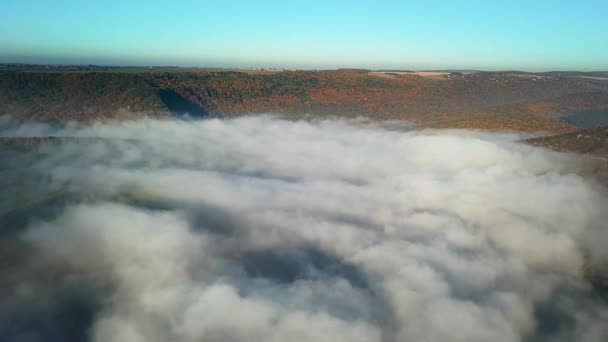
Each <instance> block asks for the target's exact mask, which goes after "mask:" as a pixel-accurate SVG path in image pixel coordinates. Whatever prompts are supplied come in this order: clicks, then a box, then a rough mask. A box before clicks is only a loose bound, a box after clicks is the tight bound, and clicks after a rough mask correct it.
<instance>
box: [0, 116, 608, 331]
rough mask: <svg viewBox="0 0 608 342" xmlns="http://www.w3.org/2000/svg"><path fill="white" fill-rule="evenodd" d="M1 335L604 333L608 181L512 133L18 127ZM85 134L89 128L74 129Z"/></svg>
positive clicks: (6, 200)
mask: <svg viewBox="0 0 608 342" xmlns="http://www.w3.org/2000/svg"><path fill="white" fill-rule="evenodd" d="M1 135H3V136H9V135H10V136H13V137H19V136H21V137H23V136H32V135H39V136H42V135H52V136H56V137H65V138H69V139H62V140H61V143H57V144H55V143H49V144H43V145H40V146H36V147H34V148H29V149H27V150H26V149H23V150H17V151H13V150H9V149H4V150H3V151H2V152H0V153H2V154H3V156H2V158H3V160H4V162H3V163H4V165H5V166H3V167H2V169H3V171H4V172H5V174H6V175H7V176H6V177H5V181H4V184H5V189H7V191H5V192H4V195H3V196H2V199H1V200H2V202H1V203H2V207H1V208H2V211H3V212H2V217H1V218H2V220H3V221H4V222H3V224H2V226H3V231H2V232H1V234H2V235H1V236H0V238H1V239H2V244H1V245H2V251H3V252H2V254H4V255H3V257H2V259H3V260H6V262H5V265H2V266H1V267H2V273H3V278H5V280H4V281H3V282H2V283H1V284H0V291H2V292H1V297H0V298H2V299H1V300H0V340H13V341H46V340H90V341H100V342H101V341H129V342H138V341H159V342H160V341H235V342H237V341H332V342H334V341H362V342H363V341H365V342H370V341H384V342H390V341H574V340H576V341H605V340H606V339H607V338H608V324H606V323H607V322H608V304H607V302H606V299H605V298H604V297H602V296H601V294H599V293H598V291H597V290H596V289H594V288H593V286H591V285H590V283H589V282H588V281H587V279H586V278H585V274H584V271H585V267H586V265H587V264H588V263H602V262H605V261H606V260H608V258H607V255H606V254H607V252H606V251H605V250H604V248H603V247H604V246H605V245H606V243H608V238H607V236H608V235H607V233H606V229H607V227H606V222H608V211H606V210H605V209H606V208H607V207H608V198H607V196H606V193H605V191H604V189H602V188H601V187H599V186H598V185H597V184H594V183H593V182H590V181H588V180H585V179H583V178H581V177H579V176H577V175H576V174H575V173H574V171H575V169H576V164H577V159H576V157H575V156H572V155H566V154H560V153H555V152H549V151H546V150H542V149H538V148H534V147H530V146H526V145H524V144H521V143H518V142H516V141H515V140H516V139H515V136H513V135H509V134H490V133H480V132H467V131H426V130H422V131H414V130H412V131H403V130H399V129H391V128H387V127H382V126H378V125H369V124H366V123H362V122H357V121H340V120H320V121H295V122H294V121H288V120H282V119H279V118H275V117H271V116H255V117H243V118H239V119H233V120H219V119H214V120H204V121H193V122H190V121H153V120H145V121H139V122H127V123H114V124H112V123H108V124H97V125H93V126H67V127H60V128H57V127H50V126H44V125H35V126H34V125H20V126H18V127H12V128H11V130H10V131H7V130H4V131H1ZM75 138H77V139H75Z"/></svg>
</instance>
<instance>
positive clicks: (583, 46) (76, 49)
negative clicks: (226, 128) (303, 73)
mask: <svg viewBox="0 0 608 342" xmlns="http://www.w3.org/2000/svg"><path fill="white" fill-rule="evenodd" d="M0 62H28V63H77V64H89V63H91V64H119V65H151V64H154V65H180V66H224V67H231V66H266V67H287V68H333V67H364V68H409V69H437V68H441V69H445V68H458V69H466V68H472V69H520V70H564V69H571V70H572V69H578V70H608V0H504V1H502V0H483V1H481V0H480V1H476V0H459V1H457V0H453V1H448V0H444V1H440V0H423V1H408V0H401V1H381V0H376V1H373V0H370V1H357V0H351V1H340V0H308V1H298V0H291V1H288V0H285V1H263V0H260V1H253V0H252V1H237V0H213V1H204V0H199V1H194V0H192V1H180V0H171V1H160V0H146V1H139V0H0Z"/></svg>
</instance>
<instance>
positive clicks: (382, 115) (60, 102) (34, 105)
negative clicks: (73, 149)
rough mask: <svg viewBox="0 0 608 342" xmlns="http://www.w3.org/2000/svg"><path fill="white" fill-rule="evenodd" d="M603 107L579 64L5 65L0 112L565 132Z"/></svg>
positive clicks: (596, 81) (603, 95) (607, 91)
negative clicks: (489, 68)
mask: <svg viewBox="0 0 608 342" xmlns="http://www.w3.org/2000/svg"><path fill="white" fill-rule="evenodd" d="M0 70H1V69H0ZM593 75H595V74H593ZM602 110H608V81H607V80H604V79H603V78H602V77H599V76H580V75H577V74H575V75H572V74H553V73H549V74H529V73H516V72H469V73H464V74H463V73H439V72H428V73H412V72H371V71H369V70H350V69H349V70H330V71H276V70H274V71H256V72H252V71H246V72H240V71H218V70H207V69H185V70H181V69H179V68H158V69H154V68H153V69H144V68H140V70H139V71H138V70H137V69H126V70H122V69H120V68H119V69H112V68H110V69H107V70H105V69H104V70H97V69H92V71H91V70H88V69H84V70H76V71H75V70H67V71H66V70H52V71H48V72H47V71H41V70H39V69H34V70H24V69H23V68H21V69H17V70H5V71H0V114H9V115H11V116H12V117H14V118H16V119H20V120H40V121H67V120H72V121H81V122H89V121H95V120H104V119H123V118H134V117H135V118H136V117H139V116H142V115H147V116H153V117H163V116H169V115H171V114H185V113H189V114H190V115H191V116H194V117H202V116H208V115H212V116H237V115H242V114H247V113H280V114H286V115H301V114H312V115H332V116H345V117H353V116H366V117H369V118H372V119H381V120H389V119H398V120H409V121H411V122H413V123H415V124H417V125H419V126H429V127H441V128H444V127H452V128H479V129H489V130H516V131H528V132H536V131H547V132H556V133H565V132H570V131H573V130H574V129H575V128H574V126H573V125H572V124H571V123H568V122H567V120H564V119H563V117H565V116H567V115H568V114H570V113H578V112H584V111H595V112H596V113H597V111H602ZM596 115H597V114H596Z"/></svg>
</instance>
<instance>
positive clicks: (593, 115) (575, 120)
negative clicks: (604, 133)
mask: <svg viewBox="0 0 608 342" xmlns="http://www.w3.org/2000/svg"><path fill="white" fill-rule="evenodd" d="M562 119H563V120H564V121H565V122H567V123H569V124H571V125H574V126H576V127H579V128H592V127H598V126H604V125H608V109H604V110H587V111H582V112H573V113H570V114H567V115H565V116H564V117H563V118H562Z"/></svg>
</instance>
